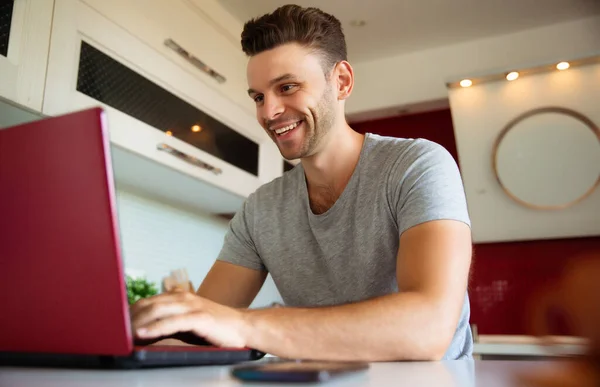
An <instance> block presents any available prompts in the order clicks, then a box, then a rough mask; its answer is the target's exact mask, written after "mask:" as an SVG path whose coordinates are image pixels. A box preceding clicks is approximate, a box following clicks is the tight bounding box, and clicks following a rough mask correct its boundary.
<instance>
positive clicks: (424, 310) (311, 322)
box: [246, 292, 458, 361]
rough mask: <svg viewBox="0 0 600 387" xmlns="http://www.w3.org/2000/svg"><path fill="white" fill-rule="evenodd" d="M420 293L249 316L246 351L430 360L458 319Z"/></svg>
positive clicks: (442, 349) (291, 355) (296, 356)
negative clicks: (250, 348)
mask: <svg viewBox="0 0 600 387" xmlns="http://www.w3.org/2000/svg"><path fill="white" fill-rule="evenodd" d="M449 309H451V308H448V306H447V304H446V306H444V304H443V303H440V302H435V301H433V300H432V299H431V298H428V297H426V296H424V295H422V294H420V293H416V292H405V293H396V294H391V295H387V296H383V297H379V298H376V299H372V300H368V301H363V302H359V303H354V304H348V305H343V306H335V307H323V308H275V309H262V310H249V311H247V313H246V318H247V322H248V337H247V338H248V346H249V347H253V348H259V349H261V350H263V351H265V352H267V353H271V354H274V355H277V356H280V357H286V358H294V359H306V358H310V359H321V360H366V361H386V360H435V359H438V358H440V357H441V356H442V355H443V354H444V352H445V349H446V347H447V346H448V344H449V343H450V340H451V337H452V334H453V332H454V330H455V327H456V321H457V318H458V316H455V314H456V313H452V311H450V310H449Z"/></svg>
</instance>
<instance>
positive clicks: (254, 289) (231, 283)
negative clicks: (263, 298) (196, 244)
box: [196, 261, 267, 308]
mask: <svg viewBox="0 0 600 387" xmlns="http://www.w3.org/2000/svg"><path fill="white" fill-rule="evenodd" d="M266 278H267V272H266V271H259V270H253V269H248V268H246V267H243V266H238V265H234V264H231V263H228V262H222V261H217V262H215V264H214V265H213V267H212V268H211V269H210V271H209V272H208V274H207V275H206V278H205V279H204V281H202V284H201V285H200V287H199V288H198V291H197V292H196V294H197V295H199V296H201V297H204V298H206V299H209V300H211V301H214V302H216V303H219V304H221V305H226V306H230V307H232V308H247V307H249V306H250V304H251V303H252V301H253V300H254V298H255V297H256V295H257V294H258V292H259V291H260V288H261V287H262V286H263V284H264V282H265V279H266Z"/></svg>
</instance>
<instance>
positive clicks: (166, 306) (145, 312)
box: [132, 302, 192, 331]
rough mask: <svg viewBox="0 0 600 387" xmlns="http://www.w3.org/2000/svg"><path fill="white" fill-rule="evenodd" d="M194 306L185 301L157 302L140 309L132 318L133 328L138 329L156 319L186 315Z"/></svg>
mask: <svg viewBox="0 0 600 387" xmlns="http://www.w3.org/2000/svg"><path fill="white" fill-rule="evenodd" d="M191 309H192V307H191V305H190V304H188V303H183V302H165V303H155V304H152V305H149V306H147V307H146V308H144V309H142V310H140V311H139V312H138V313H137V314H136V315H135V317H134V318H132V328H133V329H134V331H137V330H138V329H139V328H141V327H144V326H146V325H148V324H150V323H152V322H154V321H156V320H161V319H166V318H169V317H172V316H178V315H185V314H187V313H189V312H190V311H191Z"/></svg>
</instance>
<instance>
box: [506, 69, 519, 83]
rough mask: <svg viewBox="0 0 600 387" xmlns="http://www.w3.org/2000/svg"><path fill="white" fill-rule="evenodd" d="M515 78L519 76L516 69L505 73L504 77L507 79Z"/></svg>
mask: <svg viewBox="0 0 600 387" xmlns="http://www.w3.org/2000/svg"><path fill="white" fill-rule="evenodd" d="M517 78H519V73H518V72H516V71H511V72H510V73H508V74H506V79H507V80H509V81H514V80H515V79H517Z"/></svg>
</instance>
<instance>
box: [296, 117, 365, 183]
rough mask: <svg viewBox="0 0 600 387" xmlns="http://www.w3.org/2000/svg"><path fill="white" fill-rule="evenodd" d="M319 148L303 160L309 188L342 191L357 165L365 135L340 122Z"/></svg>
mask: <svg viewBox="0 0 600 387" xmlns="http://www.w3.org/2000/svg"><path fill="white" fill-rule="evenodd" d="M323 140H324V144H322V146H321V149H320V150H319V151H317V152H316V153H315V154H314V155H312V156H309V157H306V158H303V159H302V167H303V168H304V171H305V174H306V180H307V183H308V186H309V187H329V188H331V189H333V190H334V191H336V192H338V193H339V192H341V191H343V189H344V187H345V186H346V184H347V183H348V180H350V176H352V172H354V168H355V167H356V164H357V163H358V159H359V157H360V151H361V149H362V145H363V140H364V135H362V134H360V133H357V132H355V131H354V130H352V128H350V126H348V124H347V123H346V122H345V121H343V122H342V123H340V125H339V126H338V127H335V128H332V130H331V131H330V132H329V133H328V135H327V137H326V138H324V139H323Z"/></svg>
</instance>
